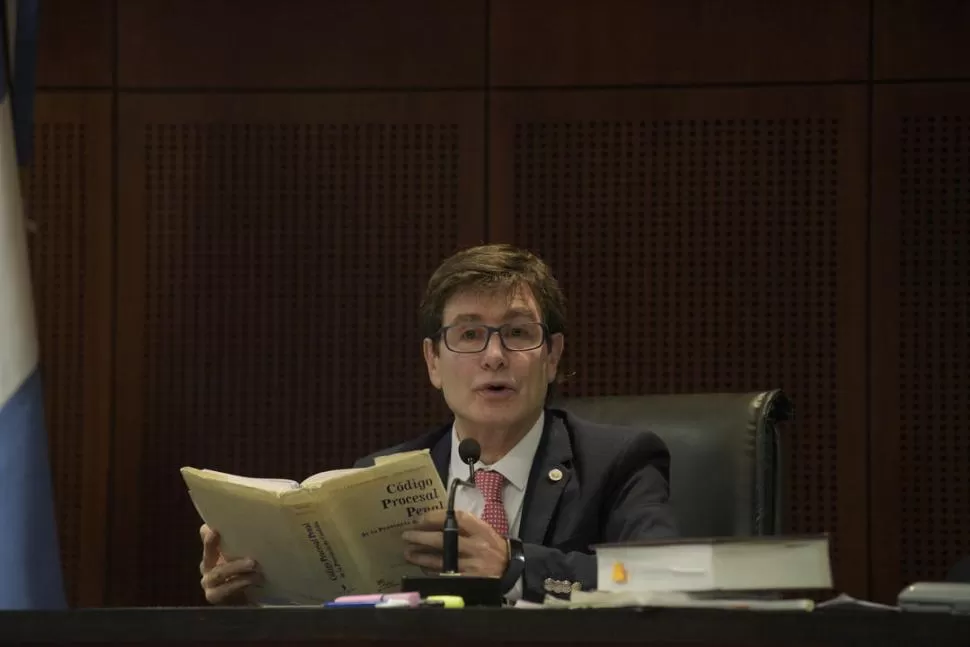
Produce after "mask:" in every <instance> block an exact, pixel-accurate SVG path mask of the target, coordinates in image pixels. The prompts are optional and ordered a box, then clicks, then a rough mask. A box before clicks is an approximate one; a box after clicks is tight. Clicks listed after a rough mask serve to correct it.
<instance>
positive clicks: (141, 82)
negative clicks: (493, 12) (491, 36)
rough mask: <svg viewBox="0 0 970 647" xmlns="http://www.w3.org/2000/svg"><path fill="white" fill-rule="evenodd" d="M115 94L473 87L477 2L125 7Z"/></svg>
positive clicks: (292, 0)
mask: <svg viewBox="0 0 970 647" xmlns="http://www.w3.org/2000/svg"><path fill="white" fill-rule="evenodd" d="M118 26H119V57H120V61H119V66H120V67H119V75H120V84H121V85H122V86H124V87H131V86H138V87H164V86H193V87H194V86H199V87H222V88H224V87H239V88H252V87H273V88H280V87H288V88H297V87H321V86H328V87H329V86H339V87H348V86H351V87H411V86H475V87H481V85H482V83H483V78H484V77H483V74H484V38H485V4H484V0H462V1H461V2H455V1H454V0H413V1H411V2H407V3H402V2H400V1H399V0H354V2H346V1H344V0H279V1H274V2H270V3H266V2H261V1H258V0H204V1H202V2H200V1H199V0H125V1H124V2H119V3H118Z"/></svg>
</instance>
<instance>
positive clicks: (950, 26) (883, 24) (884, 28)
mask: <svg viewBox="0 0 970 647" xmlns="http://www.w3.org/2000/svg"><path fill="white" fill-rule="evenodd" d="M873 32H874V33H873V51H874V63H873V65H874V74H875V78H876V79H947V78H962V79H970V55H968V51H967V43H968V42H970V1H968V0H933V2H926V1H925V0H875V3H874V5H873Z"/></svg>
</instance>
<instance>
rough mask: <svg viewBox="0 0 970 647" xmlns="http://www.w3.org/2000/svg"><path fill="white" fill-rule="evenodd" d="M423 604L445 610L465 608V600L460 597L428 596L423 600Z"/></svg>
mask: <svg viewBox="0 0 970 647" xmlns="http://www.w3.org/2000/svg"><path fill="white" fill-rule="evenodd" d="M425 602H429V603H430V604H431V605H434V606H439V605H440V606H443V607H444V608H446V609H462V608H464V607H465V599H464V598H463V597H461V596H460V595H429V596H428V597H426V598H425ZM429 606H430V605H429Z"/></svg>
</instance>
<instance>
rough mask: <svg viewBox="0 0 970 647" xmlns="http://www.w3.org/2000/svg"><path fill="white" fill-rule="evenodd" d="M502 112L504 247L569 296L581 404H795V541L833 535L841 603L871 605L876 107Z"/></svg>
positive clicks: (727, 97)
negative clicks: (732, 399)
mask: <svg viewBox="0 0 970 647" xmlns="http://www.w3.org/2000/svg"><path fill="white" fill-rule="evenodd" d="M493 105H494V107H495V110H494V113H493V114H494V116H495V121H494V122H493V150H494V151H495V152H494V156H493V159H494V160H495V162H494V165H493V167H492V177H493V178H495V192H494V193H495V196H496V197H495V209H494V211H493V213H492V222H493V224H494V226H495V227H494V231H495V233H496V236H497V237H499V238H505V239H511V240H514V241H515V242H517V243H519V244H522V245H526V246H528V247H529V248H531V249H533V250H535V251H536V252H537V253H539V254H540V255H541V256H543V257H544V258H546V259H547V260H548V261H549V262H550V263H551V265H552V268H553V271H554V272H555V273H556V275H557V277H558V278H559V280H560V282H561V284H562V287H563V289H564V291H565V293H566V296H567V299H568V300H569V304H570V307H569V324H568V332H567V334H566V360H565V362H566V367H567V371H570V372H572V373H573V375H572V377H571V378H570V379H569V380H568V381H567V382H566V383H565V384H564V387H563V388H564V391H565V392H566V393H567V394H573V395H606V394H645V393H674V392H679V393H686V392H714V391H740V390H754V389H767V388H775V387H780V388H783V389H785V390H786V391H787V392H788V393H789V394H790V395H791V396H792V397H793V399H794V402H795V403H796V414H797V422H796V423H795V424H794V426H793V428H791V429H790V430H789V431H790V433H791V436H790V438H789V439H788V442H789V448H790V450H789V456H788V464H789V465H790V468H791V482H792V486H791V491H790V499H789V501H790V508H789V510H788V511H787V514H788V517H789V519H790V522H791V523H790V529H791V530H792V531H794V532H820V531H827V532H833V533H834V534H835V537H834V545H835V551H834V554H835V557H836V559H837V567H838V574H839V578H838V581H839V586H840V588H842V589H847V590H856V591H861V590H863V589H864V587H865V570H864V565H863V566H860V562H864V555H865V547H864V541H865V525H864V514H865V513H864V510H865V499H864V493H863V492H860V491H859V488H858V487H857V486H858V482H860V481H861V477H862V476H863V475H864V473H865V456H864V447H865V446H864V423H865V418H864V397H865V391H864V387H863V373H862V370H863V361H864V355H863V348H862V346H863V344H862V334H863V332H864V318H863V315H862V313H861V312H859V313H857V314H855V313H853V308H857V309H861V308H862V307H863V305H862V304H863V300H864V292H863V291H862V289H861V287H862V285H861V283H859V281H858V280H857V278H856V277H857V276H858V275H860V274H861V270H862V267H863V266H862V265H861V261H862V259H864V254H865V248H864V239H863V237H862V236H860V235H859V234H860V231H862V230H864V223H865V220H864V218H865V214H864V210H863V209H862V208H861V205H862V199H863V196H864V189H865V180H864V172H863V171H864V167H863V165H862V163H863V161H864V156H863V154H862V153H863V149H862V146H863V144H864V139H863V136H862V134H861V132H862V131H861V130H860V129H859V125H860V123H861V119H862V118H861V108H862V107H863V106H864V102H863V100H862V96H861V95H860V94H858V93H857V92H855V91H854V90H844V91H842V90H840V91H833V92H828V91H826V92H815V91H811V90H808V91H805V90H784V91H781V90H778V91H775V90H771V91H768V90H766V91H763V92H762V91H747V92H746V94H745V98H744V100H741V98H740V95H738V94H734V93H730V92H724V93H722V92H704V91H698V92H679V91H678V92H674V91H671V92H654V93H643V92H635V91H631V92H609V93H603V94H596V93H592V92H591V93H580V92H576V93H556V94H539V93H518V94H507V95H503V96H500V97H499V98H498V99H497V100H496V101H495V102H494V104H493ZM675 460H676V458H675Z"/></svg>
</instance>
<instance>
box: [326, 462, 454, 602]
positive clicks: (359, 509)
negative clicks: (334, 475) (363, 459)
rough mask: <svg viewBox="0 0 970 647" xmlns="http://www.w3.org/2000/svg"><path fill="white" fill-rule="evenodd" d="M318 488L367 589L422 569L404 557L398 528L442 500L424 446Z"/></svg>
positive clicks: (393, 585)
mask: <svg viewBox="0 0 970 647" xmlns="http://www.w3.org/2000/svg"><path fill="white" fill-rule="evenodd" d="M388 458H391V457H388ZM321 492H325V496H326V497H327V499H328V500H329V501H330V502H331V504H332V506H333V509H334V511H335V519H337V520H339V522H340V525H339V530H340V532H341V534H342V536H343V539H344V541H345V543H346V545H347V546H348V550H350V551H351V552H353V553H354V555H355V560H357V561H358V562H360V563H361V565H362V570H363V571H364V573H363V575H364V576H365V577H366V578H367V580H368V581H367V585H369V587H370V589H369V590H370V592H372V593H385V592H392V591H397V590H399V589H400V586H401V578H402V577H403V576H405V575H411V576H414V575H421V574H422V571H421V569H420V568H419V567H417V566H415V565H413V564H411V563H409V562H407V561H406V560H405V559H404V546H405V543H404V540H403V539H402V538H401V533H403V532H404V530H405V529H407V528H408V527H409V526H412V525H414V524H415V523H417V521H418V520H419V519H420V518H421V515H423V514H424V513H425V512H428V511H429V510H436V509H443V508H444V506H445V503H446V497H447V494H446V490H445V487H444V485H443V483H442V482H441V477H440V475H439V474H438V470H437V469H436V468H435V466H434V463H433V462H432V461H431V456H430V454H429V453H428V452H427V450H421V451H418V452H410V453H408V454H402V455H399V456H396V457H393V458H391V460H385V461H381V462H380V463H379V464H377V465H375V466H374V467H370V468H366V469H363V470H360V471H359V472H357V473H356V474H352V475H347V476H345V477H343V478H340V479H336V480H333V481H329V482H327V483H324V484H323V485H322V486H321Z"/></svg>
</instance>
